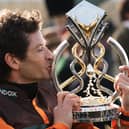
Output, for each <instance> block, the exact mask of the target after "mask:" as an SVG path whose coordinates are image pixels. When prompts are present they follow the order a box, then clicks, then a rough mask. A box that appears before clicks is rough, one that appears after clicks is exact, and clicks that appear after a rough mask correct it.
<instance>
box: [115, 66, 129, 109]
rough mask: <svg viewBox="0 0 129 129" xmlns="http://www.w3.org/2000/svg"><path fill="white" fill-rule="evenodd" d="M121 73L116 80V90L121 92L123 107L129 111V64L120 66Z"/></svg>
mask: <svg viewBox="0 0 129 129" xmlns="http://www.w3.org/2000/svg"><path fill="white" fill-rule="evenodd" d="M119 69H120V71H121V73H119V74H118V75H117V76H116V78H115V82H114V88H115V90H117V91H119V92H120V93H121V94H120V95H121V101H122V102H121V103H122V108H123V109H125V110H126V111H129V66H120V67H119Z"/></svg>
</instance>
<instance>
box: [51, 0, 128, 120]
mask: <svg viewBox="0 0 129 129" xmlns="http://www.w3.org/2000/svg"><path fill="white" fill-rule="evenodd" d="M66 16H67V25H66V28H67V29H68V31H69V32H70V33H71V34H72V36H73V38H74V39H75V41H76V43H75V44H74V45H73V47H72V48H71V51H72V56H73V61H72V62H71V63H70V66H69V67H70V70H71V72H72V74H73V75H72V76H71V77H70V78H68V79H67V80H65V81H64V82H62V83H59V81H58V78H57V75H56V65H57V62H58V60H59V59H60V56H61V55H62V53H63V51H65V49H66V48H67V47H68V46H70V42H68V41H67V40H65V41H63V42H62V43H60V45H59V46H58V47H57V48H56V50H55V51H54V55H55V59H54V62H53V70H52V74H53V81H54V83H55V86H56V88H57V90H58V91H61V90H64V88H67V87H71V88H69V89H70V92H72V93H76V94H78V95H79V96H81V100H82V106H81V111H79V112H73V118H74V119H76V120H78V121H80V122H100V121H110V120H112V119H117V118H118V116H119V111H118V106H117V105H116V104H114V101H115V100H116V99H117V98H118V96H119V93H117V92H113V91H112V90H111V89H109V87H113V82H114V77H113V76H111V75H109V74H107V71H108V62H107V61H106V60H105V59H104V55H105V51H106V48H105V47H104V45H103V44H102V43H101V42H100V40H101V38H102V36H103V35H104V31H105V28H106V27H107V25H108V24H107V23H106V22H105V21H104V18H105V16H106V12H105V10H103V9H101V8H99V7H96V6H95V5H93V4H91V3H89V2H87V1H85V0H83V1H82V2H80V3H79V4H78V5H76V6H75V7H74V8H73V9H71V10H70V11H69V12H67V13H66ZM107 44H109V45H110V46H111V48H112V49H114V50H115V52H116V53H117V54H119V56H120V59H121V61H122V63H123V64H126V65H128V58H127V55H126V53H125V51H124V49H123V48H122V47H121V45H120V44H119V43H118V42H117V41H116V40H115V39H113V38H112V37H109V38H108V40H107ZM76 64H79V66H80V69H79V71H77V70H76V67H75V65H76ZM73 87H74V88H73Z"/></svg>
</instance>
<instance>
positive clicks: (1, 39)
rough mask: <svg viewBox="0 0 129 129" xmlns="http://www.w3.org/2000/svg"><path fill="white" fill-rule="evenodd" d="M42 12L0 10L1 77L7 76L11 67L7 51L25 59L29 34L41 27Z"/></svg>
mask: <svg viewBox="0 0 129 129" xmlns="http://www.w3.org/2000/svg"><path fill="white" fill-rule="evenodd" d="M40 20H41V19H40V13H39V12H38V11H36V10H34V11H32V12H29V11H23V12H21V11H11V10H5V9H4V10H1V11H0V78H1V77H2V78H6V77H7V76H8V75H9V73H10V71H11V68H10V67H9V66H8V65H7V64H6V62H5V60H4V58H5V54H6V53H7V52H9V53H11V54H13V55H14V56H16V57H17V58H19V59H21V60H23V59H25V57H26V52H27V49H28V46H29V41H28V38H27V34H30V33H33V32H35V31H37V30H38V29H39V25H40V24H39V23H40Z"/></svg>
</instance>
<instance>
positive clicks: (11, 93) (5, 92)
mask: <svg viewBox="0 0 129 129" xmlns="http://www.w3.org/2000/svg"><path fill="white" fill-rule="evenodd" d="M0 94H2V95H4V96H9V97H10V96H11V97H17V93H16V92H15V91H11V90H6V89H0Z"/></svg>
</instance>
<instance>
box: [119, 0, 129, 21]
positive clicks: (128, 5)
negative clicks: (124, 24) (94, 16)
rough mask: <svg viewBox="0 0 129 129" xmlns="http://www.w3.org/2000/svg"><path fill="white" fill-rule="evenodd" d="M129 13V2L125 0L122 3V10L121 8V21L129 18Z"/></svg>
mask: <svg viewBox="0 0 129 129" xmlns="http://www.w3.org/2000/svg"><path fill="white" fill-rule="evenodd" d="M127 13H129V0H124V1H123V2H122V5H121V8H120V20H121V21H124V20H127V19H128V18H127V17H126V14H127Z"/></svg>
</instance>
